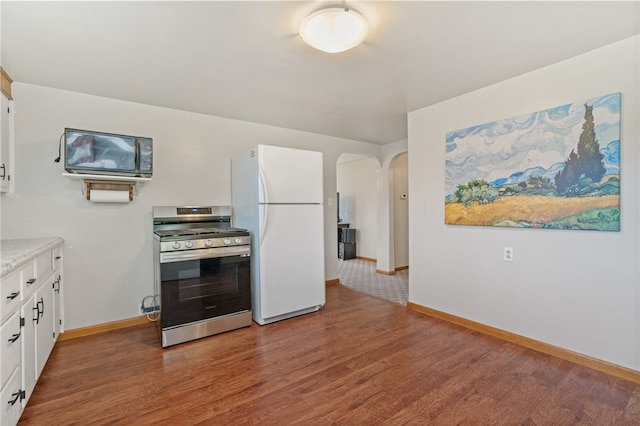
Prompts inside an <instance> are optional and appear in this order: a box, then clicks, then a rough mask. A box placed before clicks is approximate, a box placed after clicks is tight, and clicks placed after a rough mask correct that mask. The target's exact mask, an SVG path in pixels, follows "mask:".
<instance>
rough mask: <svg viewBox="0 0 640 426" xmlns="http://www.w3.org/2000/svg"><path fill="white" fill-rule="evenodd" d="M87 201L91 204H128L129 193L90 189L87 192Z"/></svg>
mask: <svg viewBox="0 0 640 426" xmlns="http://www.w3.org/2000/svg"><path fill="white" fill-rule="evenodd" d="M89 200H90V201H91V202H92V203H128V202H129V191H107V190H104V189H92V190H91V191H90V192H89Z"/></svg>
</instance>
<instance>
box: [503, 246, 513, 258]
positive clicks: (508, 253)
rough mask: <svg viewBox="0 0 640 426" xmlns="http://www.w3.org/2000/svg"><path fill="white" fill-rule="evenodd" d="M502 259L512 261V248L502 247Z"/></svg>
mask: <svg viewBox="0 0 640 426" xmlns="http://www.w3.org/2000/svg"><path fill="white" fill-rule="evenodd" d="M504 260H505V262H513V248H511V247H505V248H504Z"/></svg>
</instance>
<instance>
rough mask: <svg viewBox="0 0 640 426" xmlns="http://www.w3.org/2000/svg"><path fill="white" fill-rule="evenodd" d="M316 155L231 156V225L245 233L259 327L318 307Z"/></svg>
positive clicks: (321, 290) (320, 245)
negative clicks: (249, 239)
mask: <svg viewBox="0 0 640 426" xmlns="http://www.w3.org/2000/svg"><path fill="white" fill-rule="evenodd" d="M322 182H323V166H322V153H320V152H315V151H306V150H300V149H291V148H282V147H275V146H269V145H258V146H256V147H254V148H252V149H250V150H249V151H247V152H245V153H243V154H240V155H238V156H235V157H233V158H232V160H231V203H232V213H233V218H232V220H233V226H235V227H238V228H246V229H248V230H249V232H250V233H251V293H252V294H251V301H252V307H251V309H252V316H253V320H254V321H255V322H257V323H258V324H260V325H264V324H268V323H272V322H275V321H280V320H283V319H286V318H291V317H294V316H297V315H302V314H306V313H310V312H314V311H317V310H319V309H321V308H322V307H323V306H324V304H325V279H324V206H323V183H322Z"/></svg>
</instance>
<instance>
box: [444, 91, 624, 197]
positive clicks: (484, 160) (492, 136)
mask: <svg viewBox="0 0 640 426" xmlns="http://www.w3.org/2000/svg"><path fill="white" fill-rule="evenodd" d="M585 103H586V104H588V105H593V118H594V123H595V130H596V138H597V139H598V142H599V144H600V148H601V152H602V153H603V154H605V167H606V168H607V172H608V173H618V170H619V166H620V93H614V94H610V95H606V96H601V97H599V98H594V99H589V100H586V101H581V102H576V103H573V104H567V105H562V106H558V107H555V108H550V109H546V110H542V111H537V112H534V113H531V114H527V115H521V116H519V117H514V118H508V119H505V120H500V121H495V122H492V123H486V124H480V125H477V126H472V127H468V128H466V129H461V130H456V131H452V132H449V133H447V135H446V155H445V158H446V193H447V194H452V193H453V192H455V190H456V188H457V186H458V185H460V184H466V183H467V182H469V181H470V180H474V179H484V180H486V181H488V182H496V183H501V182H509V181H511V182H513V180H514V179H517V178H518V177H520V179H524V178H525V177H527V178H528V177H529V176H531V175H532V174H537V175H545V176H550V178H551V179H553V176H555V174H556V173H557V171H558V170H559V169H561V168H562V167H563V165H564V161H565V160H566V159H567V157H568V156H569V153H570V152H571V150H572V149H575V150H577V146H578V140H579V138H580V133H581V132H582V125H583V123H584V111H585V108H584V104H585Z"/></svg>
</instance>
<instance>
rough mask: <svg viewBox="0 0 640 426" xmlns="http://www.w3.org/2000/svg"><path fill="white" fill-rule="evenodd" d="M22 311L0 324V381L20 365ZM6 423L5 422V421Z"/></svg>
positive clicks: (4, 381) (3, 382)
mask: <svg viewBox="0 0 640 426" xmlns="http://www.w3.org/2000/svg"><path fill="white" fill-rule="evenodd" d="M19 314H20V312H19V311H18V312H15V313H14V314H13V315H11V317H9V319H8V320H7V321H6V322H5V323H4V324H2V326H0V364H1V365H0V383H1V384H2V386H4V384H5V383H6V381H7V380H8V379H9V376H10V375H11V373H13V370H15V369H16V367H18V365H20V345H21V343H22V342H21V341H20V338H21V335H20V333H21V329H20V315H19ZM3 424H4V423H3Z"/></svg>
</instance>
